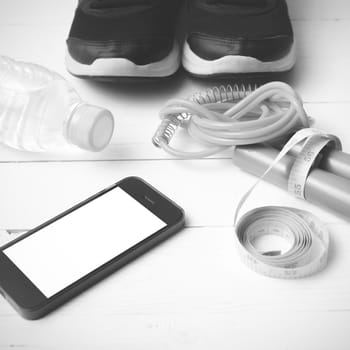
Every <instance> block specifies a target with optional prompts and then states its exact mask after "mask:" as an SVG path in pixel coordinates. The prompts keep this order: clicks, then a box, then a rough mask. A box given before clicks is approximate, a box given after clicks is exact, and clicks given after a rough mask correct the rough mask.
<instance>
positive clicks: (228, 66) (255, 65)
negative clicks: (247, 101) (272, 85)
mask: <svg viewBox="0 0 350 350" xmlns="http://www.w3.org/2000/svg"><path fill="white" fill-rule="evenodd" d="M295 61H296V49H295V43H294V44H293V45H292V48H291V50H290V51H289V53H288V54H287V55H286V56H285V57H283V58H281V59H279V60H276V61H270V62H263V61H260V60H258V59H256V58H254V57H249V56H238V55H230V56H224V57H221V58H219V59H216V60H212V61H208V60H205V59H203V58H201V57H199V56H198V55H196V54H195V53H194V52H193V51H192V50H191V48H190V46H189V45H188V43H187V42H185V43H184V48H183V56H182V65H183V67H184V68H185V69H186V70H187V71H188V72H189V73H191V74H192V75H194V76H198V77H201V76H203V77H210V76H220V75H230V74H250V73H281V72H286V71H289V70H291V69H292V68H293V66H294V64H295Z"/></svg>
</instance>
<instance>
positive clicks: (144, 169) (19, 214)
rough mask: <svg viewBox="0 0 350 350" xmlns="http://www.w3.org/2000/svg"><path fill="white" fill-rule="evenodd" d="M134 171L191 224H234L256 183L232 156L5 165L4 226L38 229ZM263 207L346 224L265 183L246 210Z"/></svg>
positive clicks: (0, 221) (1, 185)
mask: <svg viewBox="0 0 350 350" xmlns="http://www.w3.org/2000/svg"><path fill="white" fill-rule="evenodd" d="M130 175H137V176H140V177H142V178H144V179H145V180H146V181H148V182H150V183H151V184H153V185H154V186H155V187H156V188H158V189H159V190H160V191H162V192H164V193H165V194H166V195H168V196H169V197H170V198H172V199H173V200H175V201H176V202H177V203H178V204H179V205H180V206H182V207H183V208H184V209H185V211H186V213H187V224H188V226H215V227H216V226H231V225H233V216H234V210H235V208H236V206H237V204H238V201H239V200H240V198H241V197H242V196H243V194H244V193H245V192H246V191H247V190H248V189H249V188H250V186H252V185H253V183H254V182H255V181H256V179H255V178H254V177H253V176H250V175H248V174H245V173H243V172H242V171H241V170H239V169H237V168H236V167H234V166H233V165H232V163H231V162H230V161H229V160H198V161H160V162H157V161H137V162H135V161H132V162H126V161H125V162H81V163H79V162H68V163H30V164H23V163H22V164H20V163H19V164H2V165H0V193H1V197H0V228H11V229H25V228H32V227H34V226H36V225H38V224H40V223H42V222H43V221H45V220H48V219H49V218H51V217H53V216H55V215H57V214H58V213H60V212H62V211H64V210H65V209H68V208H69V207H71V206H73V205H74V204H76V203H78V202H80V201H82V200H83V199H85V198H87V197H88V196H90V195H92V194H94V193H96V192H98V191H99V190H102V189H103V188H105V187H107V186H109V185H111V184H112V183H114V182H116V181H118V180H120V179H122V178H124V177H126V176H130ZM263 205H286V206H292V207H298V208H304V209H307V210H310V211H312V212H314V213H315V214H316V215H318V216H319V217H322V220H323V221H325V222H343V221H342V219H341V218H339V217H337V216H335V215H333V214H332V213H329V212H326V211H324V210H322V209H320V208H318V207H316V206H313V205H311V204H308V203H306V202H304V201H301V200H298V199H296V198H293V197H292V196H291V195H289V194H288V193H287V192H285V191H283V190H281V189H279V188H277V187H274V186H272V185H269V184H265V183H262V184H261V185H260V186H259V187H258V188H257V189H256V191H255V192H254V194H253V195H252V197H251V199H250V200H249V201H248V203H247V205H246V206H245V209H244V211H246V210H248V209H249V208H255V207H258V206H263ZM96 214H97V215H98V213H96Z"/></svg>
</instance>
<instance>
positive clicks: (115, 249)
mask: <svg viewBox="0 0 350 350" xmlns="http://www.w3.org/2000/svg"><path fill="white" fill-rule="evenodd" d="M165 226H166V223H165V222H164V221H162V220H161V219H159V218H158V217H157V216H156V215H154V214H153V213H152V212H151V211H149V210H148V209H147V208H145V207H144V206H143V205H142V204H140V203H139V202H138V201H136V200H135V199H134V198H132V197H131V196H130V195H129V194H127V193H126V192H125V191H124V190H122V189H121V188H120V187H117V188H115V189H113V190H111V191H109V192H107V193H105V194H104V195H102V196H100V197H98V198H96V199H95V200H93V201H91V202H89V203H87V204H86V205H84V206H82V207H80V208H78V209H77V210H75V211H73V212H71V213H70V214H68V215H66V216H64V217H62V218H61V219H59V220H57V221H55V222H53V223H51V224H50V225H48V226H46V227H44V228H42V229H41V230H39V231H37V232H35V233H33V234H32V235H30V236H28V237H26V238H24V239H23V240H21V241H19V242H17V243H15V244H14V245H12V246H10V247H8V248H6V249H5V250H4V251H3V252H4V254H6V256H7V257H8V258H9V259H10V260H11V261H12V262H13V263H14V264H15V265H16V266H17V267H18V268H19V269H20V270H21V271H22V272H23V274H24V275H26V277H27V278H28V279H29V280H30V281H31V282H32V283H33V284H34V285H35V286H36V287H37V288H38V289H39V290H40V291H41V292H42V293H43V294H44V295H45V296H46V297H47V298H49V297H51V296H53V295H54V294H56V293H58V292H59V291H61V290H62V289H64V288H65V287H67V286H69V285H70V284H72V283H74V282H75V281H77V280H79V279H80V278H82V277H84V276H85V275H87V274H88V273H90V272H92V271H93V270H95V269H97V268H98V267H100V266H101V265H103V264H105V263H107V262H108V261H110V260H112V259H113V258H115V257H116V256H118V255H119V254H121V253H122V252H124V251H125V250H127V249H129V248H131V247H132V246H134V245H135V244H137V243H139V242H140V241H142V240H144V239H145V238H147V237H148V236H150V235H152V234H153V233H155V232H157V231H159V230H160V229H162V228H164V227H165Z"/></svg>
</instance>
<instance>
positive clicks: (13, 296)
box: [0, 176, 184, 319]
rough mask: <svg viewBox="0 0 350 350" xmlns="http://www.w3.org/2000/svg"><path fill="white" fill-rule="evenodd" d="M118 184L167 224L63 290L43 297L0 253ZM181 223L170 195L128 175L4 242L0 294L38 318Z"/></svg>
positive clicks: (25, 313)
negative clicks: (19, 235) (15, 237)
mask: <svg viewBox="0 0 350 350" xmlns="http://www.w3.org/2000/svg"><path fill="white" fill-rule="evenodd" d="M117 187H120V188H122V189H123V190H124V191H126V192H127V193H128V194H129V195H130V196H132V197H133V198H134V199H135V200H137V201H138V202H140V203H141V204H142V205H143V206H145V207H146V208H147V209H148V210H150V211H151V212H152V213H153V214H155V215H156V216H158V217H159V218H160V219H161V220H163V221H164V222H165V223H166V226H165V227H164V228H162V229H161V230H159V231H157V232H155V233H153V234H152V235H150V236H148V237H147V238H145V239H144V240H142V241H141V242H139V243H137V244H136V245H134V246H132V247H131V248H129V249H128V250H126V251H124V252H123V253H121V254H119V255H118V256H116V257H115V258H113V259H112V260H110V261H108V262H107V263H105V264H103V265H101V266H100V267H98V268H97V269H95V270H93V271H92V272H90V273H89V274H87V275H85V276H83V277H82V278H80V279H79V280H77V281H76V282H74V283H73V284H71V285H69V286H67V287H66V288H64V289H62V290H61V291H59V292H58V293H56V294H55V295H53V296H51V297H50V298H46V296H45V295H44V294H43V293H42V292H41V291H40V290H39V289H38V288H37V287H36V286H35V285H34V284H33V283H32V282H31V281H30V280H29V279H28V278H27V277H26V276H25V275H24V274H23V273H22V272H21V271H20V270H19V269H18V268H17V266H16V265H15V264H14V263H13V262H12V261H11V260H10V259H9V258H8V257H7V256H6V255H5V254H4V253H3V250H5V249H6V248H8V247H10V246H12V245H14V244H16V243H17V242H18V241H21V240H23V239H25V238H26V237H28V236H30V235H32V234H34V233H35V232H37V231H39V230H41V229H42V228H44V227H46V226H48V225H50V224H52V223H53V222H55V221H57V220H59V219H61V218H62V217H64V216H66V215H68V214H70V213H71V212H73V211H75V210H77V209H79V208H80V207H82V206H84V205H86V204H88V203H89V202H91V201H93V200H95V199H97V198H99V197H101V196H103V195H104V194H106V193H108V192H109V191H112V190H113V189H115V188H117ZM183 226H184V212H183V210H182V209H181V208H180V207H179V206H178V205H177V204H175V203H174V202H173V201H171V200H170V199H169V198H167V197H166V196H164V195H163V194H161V193H160V192H159V191H157V190H156V189H155V188H154V187H152V186H151V185H149V184H148V183H147V182H145V181H144V180H142V179H140V178H138V177H135V176H131V177H127V178H125V179H123V180H121V181H119V182H117V183H115V184H113V185H112V186H109V187H107V188H105V189H103V190H102V191H100V192H98V193H96V194H94V195H93V196H91V197H89V198H87V199H85V200H84V201H82V202H80V203H78V204H77V205H75V206H73V207H71V208H69V209H68V210H66V211H64V212H62V213H61V214H59V215H57V216H55V217H54V218H52V219H50V220H48V221H46V222H44V223H43V224H41V225H39V226H37V227H35V228H34V229H32V230H30V231H28V232H27V233H26V234H24V235H23V236H21V237H19V238H17V239H16V240H14V241H12V242H10V243H8V244H6V245H5V246H3V247H1V249H0V293H1V294H3V296H4V297H5V298H6V299H7V300H8V301H9V302H10V304H12V306H13V307H14V308H15V309H16V310H17V311H18V312H19V313H20V314H21V315H22V316H23V317H24V318H27V319H37V318H40V317H42V316H44V315H45V314H47V313H48V312H50V311H51V310H53V309H55V308H56V307H57V306H59V305H61V304H62V303H64V302H65V301H67V300H69V299H71V298H72V297H74V296H75V295H77V294H79V293H80V292H82V291H83V290H85V289H86V288H88V287H89V286H91V285H93V284H95V283H96V282H97V281H99V280H101V279H102V278H104V277H106V276H108V275H109V274H110V273H112V272H114V271H115V270H117V269H118V268H120V267H122V266H123V265H125V264H126V263H128V262H129V261H131V260H133V259H134V258H136V257H137V256H139V255H140V254H142V253H144V252H145V251H147V250H149V249H150V248H151V247H153V246H154V245H156V244H158V243H160V242H161V241H163V240H164V239H166V238H167V237H169V236H170V235H172V234H174V233H175V232H177V231H178V230H179V229H180V228H181V227H183Z"/></svg>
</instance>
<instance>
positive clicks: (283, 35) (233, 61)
mask: <svg viewBox="0 0 350 350" xmlns="http://www.w3.org/2000/svg"><path fill="white" fill-rule="evenodd" d="M188 11H189V12H188V17H189V18H188V26H189V31H188V36H187V40H186V41H185V44H184V52H183V59H182V64H183V66H184V68H185V69H186V70H187V71H189V72H190V73H192V74H193V75H198V76H211V75H226V74H238V73H258V72H283V71H287V70H290V69H291V68H292V67H293V65H294V63H295V45H294V39H293V30H292V26H291V23H290V19H289V16H288V8H287V5H286V3H285V0H189V4H188Z"/></svg>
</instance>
